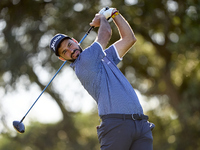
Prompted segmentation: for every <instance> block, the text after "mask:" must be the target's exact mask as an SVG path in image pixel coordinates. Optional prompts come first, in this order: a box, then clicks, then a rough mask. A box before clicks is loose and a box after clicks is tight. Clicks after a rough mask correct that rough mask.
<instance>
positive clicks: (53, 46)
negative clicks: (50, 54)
mask: <svg viewBox="0 0 200 150" xmlns="http://www.w3.org/2000/svg"><path fill="white" fill-rule="evenodd" d="M60 38H62V36H61V35H59V36H58V37H56V38H55V39H54V40H53V42H52V44H51V48H53V50H54V51H55V44H56V42H57V41H58V40H59V39H60Z"/></svg>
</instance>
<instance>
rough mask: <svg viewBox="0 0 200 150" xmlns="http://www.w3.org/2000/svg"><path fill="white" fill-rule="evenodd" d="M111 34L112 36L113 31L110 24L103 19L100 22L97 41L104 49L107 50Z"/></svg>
mask: <svg viewBox="0 0 200 150" xmlns="http://www.w3.org/2000/svg"><path fill="white" fill-rule="evenodd" d="M111 34H112V30H111V27H110V24H109V23H108V21H107V20H106V18H105V17H102V18H101V20H100V26H99V30H98V39H97V41H98V42H99V43H100V44H101V46H102V47H103V49H105V48H106V46H107V44H108V42H109V40H110V37H111Z"/></svg>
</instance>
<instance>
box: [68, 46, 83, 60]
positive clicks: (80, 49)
mask: <svg viewBox="0 0 200 150" xmlns="http://www.w3.org/2000/svg"><path fill="white" fill-rule="evenodd" d="M76 51H79V52H80V53H79V54H78V55H77V56H76V57H77V58H78V57H79V55H80V54H81V53H82V51H83V50H82V48H81V47H80V46H79V49H75V50H74V51H73V53H72V54H71V58H72V59H70V60H68V61H70V62H74V61H75V60H76V59H77V58H76V59H74V58H73V55H74V54H75V53H76Z"/></svg>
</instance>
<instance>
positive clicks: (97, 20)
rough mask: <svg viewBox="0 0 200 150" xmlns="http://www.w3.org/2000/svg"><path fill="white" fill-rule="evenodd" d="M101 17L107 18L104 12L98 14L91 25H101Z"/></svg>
mask: <svg viewBox="0 0 200 150" xmlns="http://www.w3.org/2000/svg"><path fill="white" fill-rule="evenodd" d="M101 18H105V17H104V15H103V14H96V15H95V17H94V19H93V20H92V22H91V23H90V26H94V27H99V26H100V22H101Z"/></svg>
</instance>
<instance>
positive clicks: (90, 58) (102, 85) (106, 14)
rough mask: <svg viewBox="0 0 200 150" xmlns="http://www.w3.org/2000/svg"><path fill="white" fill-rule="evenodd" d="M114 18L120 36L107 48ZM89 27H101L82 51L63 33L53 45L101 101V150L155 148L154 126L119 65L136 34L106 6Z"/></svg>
mask: <svg viewBox="0 0 200 150" xmlns="http://www.w3.org/2000/svg"><path fill="white" fill-rule="evenodd" d="M109 18H111V19H112V20H114V23H115V25H116V26H117V28H118V31H119V34H120V39H119V40H118V41H116V42H115V43H113V44H112V45H111V46H109V47H108V48H106V46H107V44H108V42H109V40H110V38H111V34H112V31H111V27H110V24H109V22H108V21H107V19H109ZM90 26H94V27H99V29H98V35H97V37H96V40H95V41H94V43H92V44H91V45H90V46H89V47H88V48H86V49H85V50H82V49H81V47H80V46H79V45H78V42H77V41H76V40H75V39H73V38H71V37H69V36H67V35H64V34H57V35H55V36H54V37H53V38H52V40H51V42H50V48H51V50H53V52H54V53H55V54H56V55H57V56H58V57H59V58H60V59H61V60H64V61H66V60H67V61H69V62H71V64H70V66H71V67H72V68H73V69H74V70H75V73H76V75H77V77H78V79H79V80H80V82H81V84H82V85H83V86H84V88H85V89H86V90H87V91H88V93H89V94H90V95H91V96H92V97H93V98H94V100H95V101H96V102H97V104H98V113H99V116H100V118H101V119H102V122H101V124H100V125H99V126H97V133H98V139H99V142H100V145H101V150H152V149H153V137H152V129H153V128H154V126H155V125H154V124H153V123H150V122H148V116H146V115H144V114H143V109H142V107H141V105H140V102H139V100H138V97H137V95H136V93H135V91H134V89H133V87H132V86H131V84H130V83H129V82H128V80H127V79H126V78H125V76H124V75H123V74H122V73H121V71H120V70H119V69H118V67H117V66H116V65H117V64H118V63H119V62H120V61H121V60H122V58H123V56H124V55H125V54H126V53H127V52H128V50H129V49H130V48H131V47H132V46H133V44H134V43H135V42H136V38H135V36H134V33H133V31H132V29H131V27H130V25H129V24H128V22H127V21H126V20H125V19H124V18H123V16H122V15H121V14H120V13H119V12H118V11H117V9H115V8H109V9H106V8H103V9H102V10H100V12H99V13H97V14H96V15H95V17H94V19H93V20H92V22H91V23H90Z"/></svg>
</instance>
